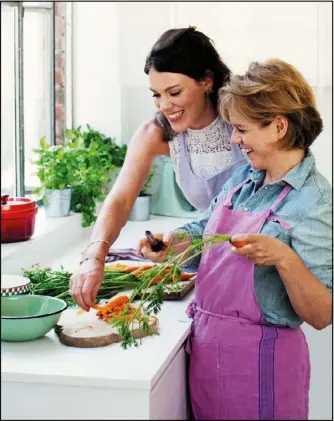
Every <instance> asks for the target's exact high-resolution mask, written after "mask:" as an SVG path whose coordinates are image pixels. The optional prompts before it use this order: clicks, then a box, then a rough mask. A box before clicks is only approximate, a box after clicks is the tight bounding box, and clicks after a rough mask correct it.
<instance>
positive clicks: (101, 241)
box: [83, 240, 110, 254]
mask: <svg viewBox="0 0 334 421" xmlns="http://www.w3.org/2000/svg"><path fill="white" fill-rule="evenodd" d="M94 243H105V244H107V246H108V250H109V249H110V245H109V243H108V241H107V240H94V241H91V242H90V243H89V244H88V246H87V247H86V248H85V250H84V252H83V254H85V253H86V251H87V249H88V247H90V246H91V245H92V244H94Z"/></svg>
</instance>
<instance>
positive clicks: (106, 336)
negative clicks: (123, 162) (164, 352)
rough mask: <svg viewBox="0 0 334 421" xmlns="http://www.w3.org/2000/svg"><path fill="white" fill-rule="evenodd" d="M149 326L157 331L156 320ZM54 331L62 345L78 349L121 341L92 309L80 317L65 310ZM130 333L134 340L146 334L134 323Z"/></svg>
mask: <svg viewBox="0 0 334 421" xmlns="http://www.w3.org/2000/svg"><path fill="white" fill-rule="evenodd" d="M149 326H150V328H151V330H152V331H154V332H155V331H157V329H158V320H157V319H156V318H154V317H152V319H151V321H150V323H149ZM54 330H55V332H56V333H57V335H58V337H59V340H60V342H61V343H62V344H64V345H67V346H73V347H79V348H96V347H101V346H107V345H111V344H113V343H116V342H121V339H122V338H121V336H120V335H119V334H118V333H117V330H116V329H115V328H113V327H112V326H111V325H109V324H108V323H106V322H104V321H103V320H100V319H98V317H97V316H96V310H94V309H91V310H90V311H89V312H88V313H87V312H84V313H82V314H80V315H78V310H77V309H69V310H66V311H65V312H64V313H63V315H62V317H61V319H60V321H59V324H58V325H57V326H56V327H55V328H54ZM131 331H132V334H133V337H134V338H135V339H139V338H143V337H145V336H147V333H146V332H143V331H141V330H139V326H138V323H136V322H133V324H132V329H131Z"/></svg>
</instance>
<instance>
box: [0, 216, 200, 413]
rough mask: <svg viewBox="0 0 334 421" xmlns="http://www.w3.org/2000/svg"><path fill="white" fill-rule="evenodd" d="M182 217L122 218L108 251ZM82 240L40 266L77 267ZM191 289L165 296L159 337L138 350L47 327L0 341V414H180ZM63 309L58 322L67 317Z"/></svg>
mask: <svg viewBox="0 0 334 421" xmlns="http://www.w3.org/2000/svg"><path fill="white" fill-rule="evenodd" d="M184 222H186V220H181V219H177V218H162V217H160V218H159V217H152V219H151V220H150V221H144V222H128V223H127V225H126V226H125V227H124V229H123V230H122V232H121V235H120V237H119V239H118V240H117V242H116V243H115V245H114V247H115V248H122V247H135V246H136V243H137V240H138V239H139V238H140V237H142V236H143V234H144V231H145V230H146V229H149V230H151V231H152V232H163V231H167V230H171V229H173V228H176V227H178V226H180V225H182V224H183V223H184ZM86 245H87V241H86V240H85V241H84V242H81V243H77V244H75V243H74V244H71V245H70V246H69V247H68V249H67V250H64V251H63V254H61V255H59V256H58V257H57V258H55V259H53V260H52V261H44V262H41V264H42V266H47V265H50V266H51V267H54V268H57V267H60V265H63V266H64V268H65V269H67V270H69V271H73V270H75V269H76V267H77V264H78V261H79V259H80V257H81V254H80V253H81V252H82V251H83V249H84V247H85V246H86ZM191 296H192V294H188V295H187V296H186V297H184V299H183V300H181V301H167V302H165V303H164V304H163V306H162V311H161V312H160V313H159V315H158V317H159V333H160V335H159V336H152V337H147V338H143V339H142V343H141V345H139V347H138V348H134V347H132V348H129V349H127V350H124V349H123V348H121V346H120V344H112V345H109V346H107V347H102V348H72V347H67V346H65V345H63V344H61V343H60V342H59V340H58V337H57V336H56V334H55V333H54V331H51V332H49V333H48V334H47V335H46V336H45V337H43V338H41V339H38V340H35V341H31V342H25V343H13V342H2V343H1V354H2V367H1V371H2V380H1V381H2V410H1V413H2V417H1V418H2V419H186V418H187V406H186V372H185V370H186V365H185V353H184V350H183V343H184V341H185V339H186V337H187V335H188V332H189V328H190V319H189V318H188V317H187V315H186V314H185V310H186V307H187V304H188V302H189V301H190V299H191ZM73 311H74V310H66V311H65V312H64V313H63V316H62V318H61V319H60V322H59V323H60V324H61V322H62V319H64V318H66V317H68V315H69V312H73Z"/></svg>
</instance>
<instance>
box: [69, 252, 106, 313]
mask: <svg viewBox="0 0 334 421" xmlns="http://www.w3.org/2000/svg"><path fill="white" fill-rule="evenodd" d="M103 279H104V265H103V264H102V263H101V262H99V261H97V260H95V259H89V260H86V261H85V262H83V263H82V264H81V265H80V267H79V269H78V270H77V272H75V273H74V274H73V275H72V276H71V279H70V294H71V296H72V298H73V300H74V301H75V302H76V303H77V304H78V305H79V306H80V307H81V308H82V309H84V310H86V311H89V309H90V307H93V306H94V305H95V304H96V303H95V300H96V295H97V293H98V291H99V289H100V287H101V285H102V282H103Z"/></svg>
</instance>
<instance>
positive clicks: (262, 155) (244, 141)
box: [229, 109, 281, 169]
mask: <svg viewBox="0 0 334 421" xmlns="http://www.w3.org/2000/svg"><path fill="white" fill-rule="evenodd" d="M229 117H230V123H231V124H232V127H233V133H232V143H235V144H237V145H239V146H240V149H242V150H243V152H244V153H245V154H246V155H247V158H248V159H249V161H250V162H251V164H252V167H253V168H254V169H267V168H268V166H270V165H271V162H273V161H274V160H275V159H276V158H277V155H278V154H279V151H280V150H281V148H280V145H279V143H280V141H279V139H278V135H277V130H276V124H277V122H276V119H274V121H272V122H271V123H270V124H269V125H268V126H265V127H262V126H261V125H260V124H258V123H256V122H254V121H251V120H247V119H246V118H245V117H244V116H243V115H242V114H240V113H238V112H237V111H236V110H233V109H232V110H230V114H229Z"/></svg>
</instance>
